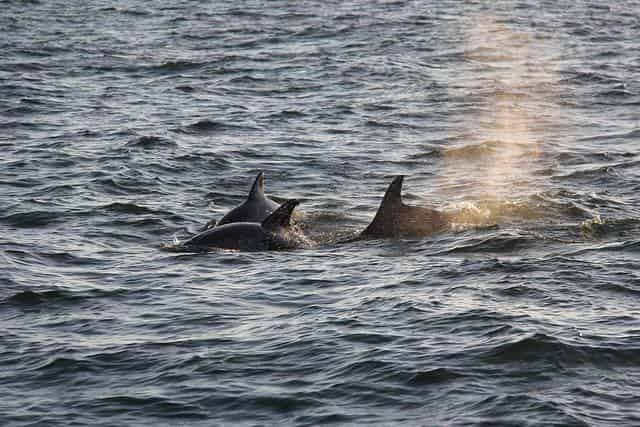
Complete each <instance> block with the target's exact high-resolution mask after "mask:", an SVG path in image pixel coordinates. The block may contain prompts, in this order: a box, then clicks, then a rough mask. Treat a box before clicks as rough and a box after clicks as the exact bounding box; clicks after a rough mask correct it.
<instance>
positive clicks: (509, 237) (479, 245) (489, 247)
mask: <svg viewBox="0 0 640 427" xmlns="http://www.w3.org/2000/svg"><path fill="white" fill-rule="evenodd" d="M534 243H535V239H534V238H533V237H532V236H523V235H515V234H506V233H503V234H497V235H494V236H491V237H488V238H485V239H471V240H470V241H467V242H466V243H464V244H461V245H458V246H455V247H453V248H452V249H449V250H447V251H446V252H447V253H450V254H455V253H467V252H494V253H495V252H514V251H517V250H519V249H522V248H524V247H528V246H531V245H533V244H534Z"/></svg>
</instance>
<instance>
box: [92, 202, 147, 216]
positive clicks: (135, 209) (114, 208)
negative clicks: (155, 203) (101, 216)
mask: <svg viewBox="0 0 640 427" xmlns="http://www.w3.org/2000/svg"><path fill="white" fill-rule="evenodd" d="M100 209H102V210H106V211H110V212H117V213H126V214H133V215H143V214H153V213H156V211H154V210H153V209H150V208H147V207H144V206H140V205H136V204H135V203H122V202H114V203H109V204H108V205H104V206H101V207H100Z"/></svg>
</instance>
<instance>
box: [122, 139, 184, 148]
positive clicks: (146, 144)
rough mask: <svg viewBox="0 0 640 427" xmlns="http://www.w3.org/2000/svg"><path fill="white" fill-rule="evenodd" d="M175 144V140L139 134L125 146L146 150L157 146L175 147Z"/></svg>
mask: <svg viewBox="0 0 640 427" xmlns="http://www.w3.org/2000/svg"><path fill="white" fill-rule="evenodd" d="M177 145H178V144H177V143H176V142H175V141H172V140H170V139H168V138H162V137H159V136H141V137H139V138H136V139H134V140H132V141H129V142H127V144H126V146H127V147H132V148H144V149H146V150H148V149H152V148H158V147H177Z"/></svg>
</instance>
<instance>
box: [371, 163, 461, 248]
mask: <svg viewBox="0 0 640 427" xmlns="http://www.w3.org/2000/svg"><path fill="white" fill-rule="evenodd" d="M403 180H404V176H402V175H398V176H396V177H395V178H394V179H393V181H392V182H391V184H390V185H389V188H387V191H386V193H385V195H384V198H383V199H382V203H380V207H379V208H378V211H377V212H376V216H375V217H374V218H373V221H371V224H369V226H368V227H367V228H366V229H365V230H364V231H362V232H361V233H360V235H359V236H358V237H359V238H365V239H381V238H402V237H423V236H428V235H431V234H433V233H435V232H437V231H440V230H442V229H444V228H446V227H447V226H448V221H447V218H446V216H445V214H443V213H442V212H439V211H437V210H435V209H429V208H423V207H418V206H409V205H405V204H404V203H403V202H402V181H403Z"/></svg>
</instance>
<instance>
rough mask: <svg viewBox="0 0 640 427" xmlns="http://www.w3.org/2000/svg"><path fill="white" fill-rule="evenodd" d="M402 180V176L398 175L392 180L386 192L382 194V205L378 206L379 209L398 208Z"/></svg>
mask: <svg viewBox="0 0 640 427" xmlns="http://www.w3.org/2000/svg"><path fill="white" fill-rule="evenodd" d="M403 180H404V175H398V176H396V177H395V178H393V181H391V184H389V187H388V188H387V192H386V193H384V198H383V199H382V203H381V204H380V209H382V208H383V207H385V206H392V207H393V206H398V205H401V204H402V181H403ZM380 209H378V210H380Z"/></svg>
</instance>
